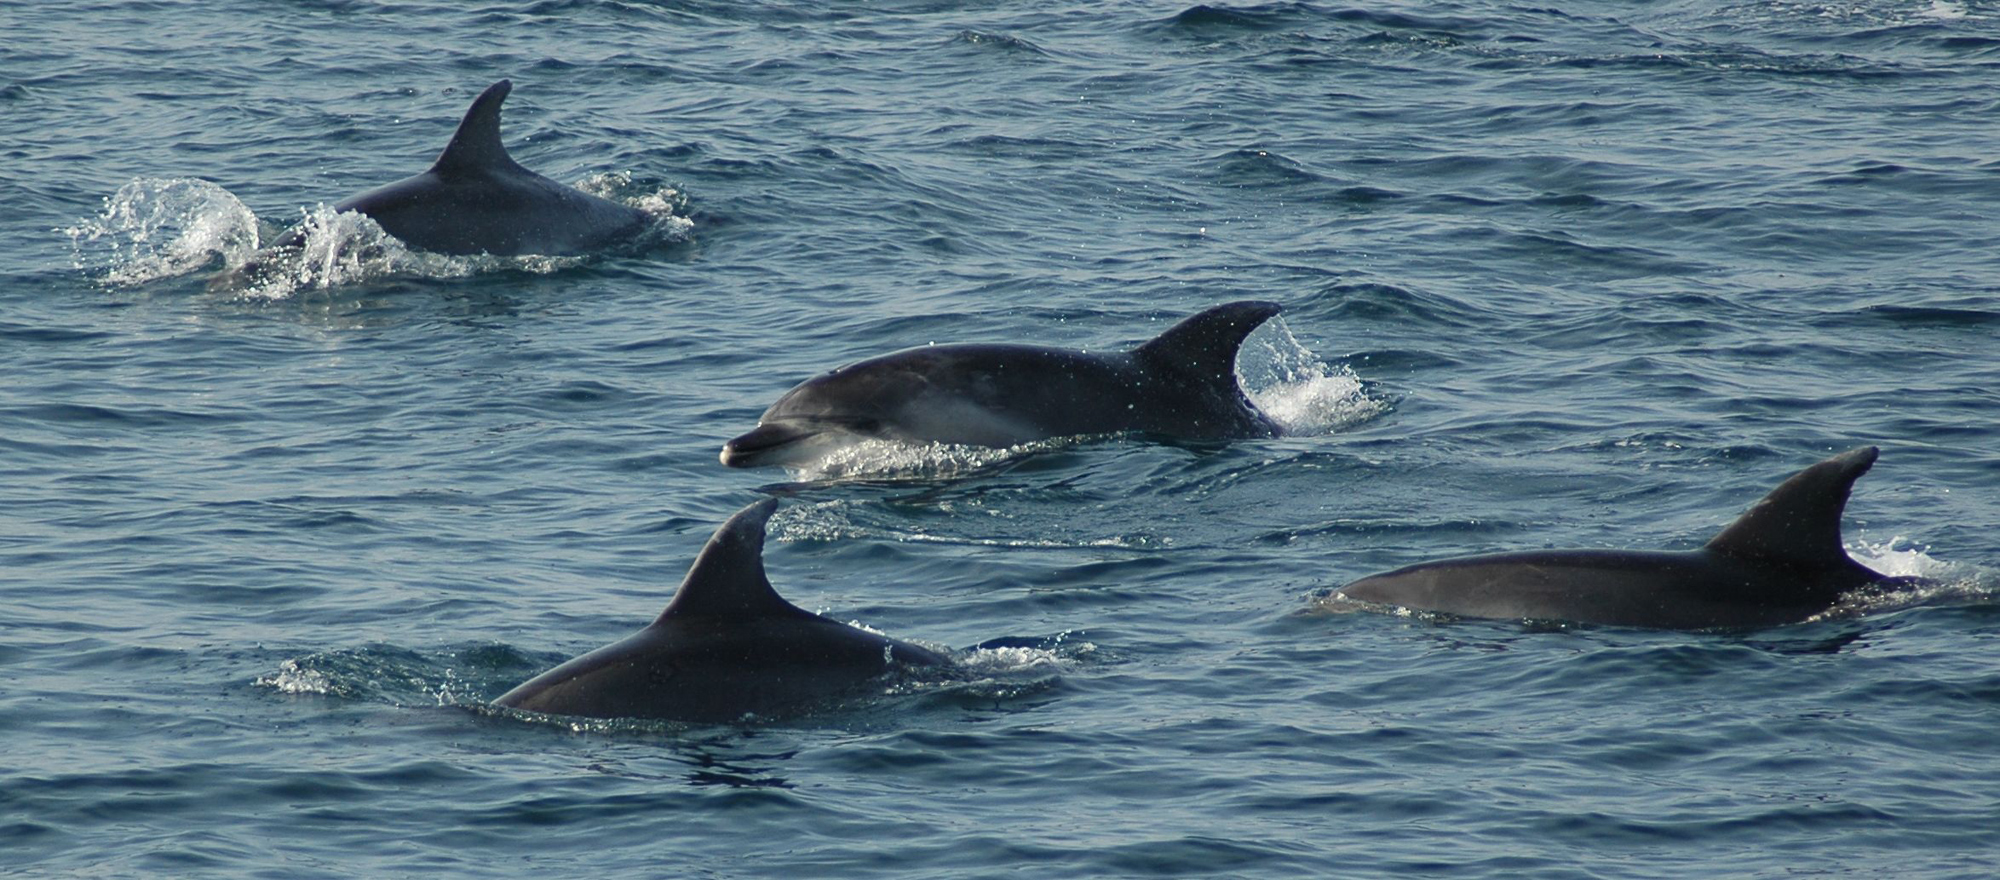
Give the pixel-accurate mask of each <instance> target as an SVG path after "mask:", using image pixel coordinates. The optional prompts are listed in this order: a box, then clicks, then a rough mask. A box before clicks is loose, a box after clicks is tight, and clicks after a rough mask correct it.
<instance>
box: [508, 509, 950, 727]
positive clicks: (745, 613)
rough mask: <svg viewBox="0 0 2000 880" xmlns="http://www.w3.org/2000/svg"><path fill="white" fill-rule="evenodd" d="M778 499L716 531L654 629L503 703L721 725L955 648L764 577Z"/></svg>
mask: <svg viewBox="0 0 2000 880" xmlns="http://www.w3.org/2000/svg"><path fill="white" fill-rule="evenodd" d="M777 507H778V502H777V501H775V500H771V499H766V500H764V501H760V502H757V503H756V504H752V505H750V506H749V507H746V508H743V510H741V511H739V512H738V513H737V514H736V515H735V516H732V517H730V518H729V521H728V522H725V523H723V524H722V527H721V528H719V529H716V530H715V536H714V537H712V538H710V539H709V540H708V546H706V547H703V548H702V550H701V555H700V556H698V557H696V558H695V561H694V567H693V568H691V569H689V570H688V573H687V578H686V579H685V580H683V581H682V582H681V587H680V590H679V591H678V592H676V593H674V598H673V600H672V601H671V602H668V603H667V608H666V610H665V611H662V612H660V616H659V617H658V618H657V619H655V620H654V621H653V622H652V624H651V625H649V626H647V627H646V628H645V629H642V630H640V631H638V632H637V633H634V634H632V635H631V636H628V637H626V638H625V639H623V640H621V641H618V642H613V643H611V644H609V645H606V646H604V647H602V648H598V649H597V650H595V651H591V652H590V653H588V654H584V655H583V656H581V657H577V658H574V659H572V660H570V661H569V662H567V663H564V664H562V665H560V666H557V667H556V668H554V669H551V670H549V671H547V672H544V673H542V674H541V675H537V676H535V677H534V678H532V679H529V680H528V681H527V682H526V683H524V684H522V685H521V686H519V687H516V688H514V689H513V690H511V691H508V692H507V693H505V694H502V695H501V696H500V698H499V699H496V700H494V701H493V703H494V705H497V706H505V707H508V708H512V709H522V710H526V711H530V712H543V713H547V714H550V715H582V716H588V717H592V718H656V719H668V720H674V721H694V722H704V723H720V722H730V721H737V720H742V719H744V718H745V717H746V716H748V715H752V714H754V715H757V716H760V717H770V716H773V715H779V714H783V713H786V712H789V711H796V710H800V709H804V708H809V707H811V706H812V705H813V704H815V703H819V702H823V701H826V700H828V699H830V698H834V697H837V696H839V695H840V694H842V693H844V692H849V691H852V690H853V689H854V688H855V687H857V686H859V685H861V684H862V683H864V682H866V681H868V680H870V679H872V678H875V677H877V676H879V675H881V674H883V673H884V672H887V671H889V669H890V668H891V664H892V663H896V664H905V665H911V666H936V665H942V664H946V663H949V662H950V661H949V660H947V659H946V658H945V657H944V656H942V655H940V654H938V653H936V652H934V651H931V650H929V649H927V648H922V647H919V646H917V645H912V644H910V643H908V642H902V641H897V640H895V639H891V638H885V637H883V636H879V635H876V634H874V633H870V632H866V631H863V630H860V629H856V628H854V627H851V626H848V625H846V624H844V623H840V622H838V621H835V620H831V619H828V618H825V617H821V616H819V615H817V614H813V613H812V612H809V611H806V610H804V609H802V608H799V607H797V606H795V605H793V604H792V603H790V602H787V601H785V600H784V599H783V598H782V597H780V596H779V595H778V593H777V591H775V590H773V589H771V582H770V581H768V580H766V579H765V577H764V525H765V523H766V522H768V521H769V520H770V518H771V512H772V511H774V510H776V509H777Z"/></svg>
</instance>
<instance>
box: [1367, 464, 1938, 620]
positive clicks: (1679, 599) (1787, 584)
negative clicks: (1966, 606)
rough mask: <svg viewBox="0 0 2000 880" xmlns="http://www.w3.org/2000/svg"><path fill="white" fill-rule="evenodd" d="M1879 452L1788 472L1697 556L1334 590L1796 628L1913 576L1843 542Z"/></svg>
mask: <svg viewBox="0 0 2000 880" xmlns="http://www.w3.org/2000/svg"><path fill="white" fill-rule="evenodd" d="M1876 454H1877V450H1876V448H1875V447H1873V446H1864V447H1861V448H1859V449H1854V450H1851V451H1848V452H1844V453H1842V454H1840V455H1836V456H1834V457H1832V458H1829V459H1827V460H1825V461H1822V462H1820V463H1819V464H1816V465H1813V466H1812V467H1809V468H1806V469H1805V470H1802V471H1800V472H1798V473H1797V474H1794V475H1793V476H1792V478H1791V479H1788V480H1786V481H1785V482H1783V483H1781V484H1779V486H1778V488H1776V489H1773V490H1771V494H1769V495H1766V496H1764V499H1763V500H1761V501H1759V502H1757V503H1756V504H1753V505H1751V506H1750V509H1749V510H1748V511H1746V512H1745V513H1744V514H1743V516H1741V517H1739V518H1738V519H1737V520H1736V522H1734V523H1732V524H1730V526H1729V527H1728V528H1726V529H1723V530H1722V531H1721V532H1720V533H1719V534H1717V535H1716V536H1715V537H1714V538H1713V539H1712V540H1710V541H1709V542H1708V544H1707V545H1706V546H1703V547H1702V548H1701V549H1699V550H1689V551H1684V552H1647V551H1623V550H1537V551H1529V552H1524V553H1498V554H1492V555H1485V556H1467V557H1462V558H1458V559H1445V560H1440V561H1434V562H1425V563H1420V564H1417V565H1412V566H1409V567H1407V568H1400V569H1397V570H1395V571H1391V572H1385V573H1382V574H1376V575H1370V576H1368V577H1364V578H1362V579H1360V580H1357V581H1354V582H1353V583H1350V584H1348V585H1346V586H1344V587H1341V588H1340V589H1339V590H1338V591H1336V592H1338V593H1339V594H1340V595H1342V596H1345V597H1347V598H1349V599H1358V600H1361V601H1364V602H1376V603H1381V604H1387V605H1400V606H1402V607H1405V608H1413V609H1419V610H1425V611H1442V612H1445V613H1448V614H1454V615H1458V616H1461V617H1488V618H1516V619H1537V620H1566V621H1574V622H1578V623H1593V624H1604V625H1609V626H1634V627H1651V628H1656V629H1737V628H1745V629H1747V628H1754V627H1765V626H1776V625H1779V624H1786V623H1797V622H1800V621H1803V620H1805V619H1807V618H1809V617H1812V616H1813V615H1815V614H1819V613H1821V612H1823V611H1826V610H1827V609H1829V608H1831V607H1832V606H1833V605H1834V603H1835V602H1837V601H1839V599H1840V597H1841V596H1842V595H1843V594H1846V593H1849V592H1851V591H1854V590H1857V589H1860V588H1863V587H1877V586H1879V587H1883V588H1887V589H1898V588H1902V587H1906V586H1909V585H1911V584H1913V583H1914V582H1916V580H1917V579H1914V578H1892V577H1889V576H1887V575H1884V574H1882V573H1880V572H1877V571H1874V570H1873V569H1870V568H1868V567H1866V566H1863V565H1861V564H1860V563H1858V562H1855V561H1854V560H1853V559H1851V558H1849V557H1848V555H1847V551H1846V550H1845V549H1843V548H1842V546H1841V538H1840V515H1841V512H1842V511H1843V510H1844V509H1845V508H1846V507H1847V495H1848V492H1849V491H1850V490H1851V489H1852V488H1853V486H1854V481H1855V480H1856V479H1858V478H1859V477H1860V476H1861V475H1862V474H1864V473H1867V472H1868V468H1869V467H1870V466H1871V465H1873V464H1874V463H1875V456H1876Z"/></svg>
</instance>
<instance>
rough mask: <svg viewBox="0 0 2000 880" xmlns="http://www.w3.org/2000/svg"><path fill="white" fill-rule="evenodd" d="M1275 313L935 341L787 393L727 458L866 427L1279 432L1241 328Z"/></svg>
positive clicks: (823, 447) (914, 438)
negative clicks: (1128, 336)
mask: <svg viewBox="0 0 2000 880" xmlns="http://www.w3.org/2000/svg"><path fill="white" fill-rule="evenodd" d="M1278 312H1279V306H1278V305H1277V304H1276V303H1268V302H1253V301H1244V302H1233V303H1229V304H1226V305H1220V306H1216V307H1215V308H1212V309H1209V310H1207V311H1205V312H1202V313H1200V314H1198V315H1195V316H1193V317H1190V318H1188V319H1187V320H1184V321H1182V322H1180V323H1179V324H1176V325H1174V326H1173V327H1171V328H1169V329H1168V330H1167V331H1166V332H1165V333H1161V334H1160V335H1159V336H1157V337H1155V338H1154V339H1152V340H1151V341H1149V342H1147V343H1145V344H1144V345H1141V346H1139V347H1138V348H1135V349H1132V350H1131V351H1120V352H1111V353H1106V354H1095V353H1090V352H1083V351H1077V350H1075V349H1067V348H1047V347H1043V346H1036V345H992V344H970V345H935V346H929V347H925V348H913V349H910V350H908V351H901V352H897V353H895V354H890V355H884V356H882V357H877V358H871V359H869V360H865V361H861V362H859V363H856V364H850V365H848V366H845V367H840V368H838V369H835V370H833V371H831V372H827V373H822V374H820V375H819V376H815V377H813V378H811V379H808V380H806V381H805V382H804V383H802V384H800V385H799V386H798V387H796V388H793V389H792V390H790V391H787V392H785V395H784V396H783V397H780V398H778V402H776V403H773V404H771V408H770V409H767V410H765V411H764V415H763V416H762V417H761V418H760V419H758V422H757V428H756V429H755V430H753V431H750V432H749V433H747V434H744V435H742V436H740V437H737V438H736V439H734V440H731V441H729V442H728V443H727V444H726V445H724V446H723V447H722V463H723V464H726V465H729V466H731V467H758V466H760V465H772V464H784V465H803V464H807V463H810V462H812V461H815V460H817V459H819V458H820V457H822V456H824V455H826V454H827V453H829V452H832V451H834V450H836V449H839V448H841V447H844V446H848V445H851V444H854V443H857V442H861V441H864V440H870V439H877V440H897V441H904V442H913V443H950V444H964V445H969V446H990V447H1006V446H1013V445H1015V444H1019V443H1027V442H1029V441H1033V440H1043V439H1048V438H1051V437H1064V436H1071V435H1079V434H1111V433H1123V432H1140V433H1146V434H1154V435H1159V436H1163V437H1170V438H1175V439H1182V440H1227V439H1236V438H1244V437H1270V436H1275V435H1277V434H1278V433H1279V428H1278V425H1277V424H1276V423H1275V422H1273V421H1271V419H1270V418H1269V417H1267V416H1265V415H1264V414H1263V413H1262V412H1259V411H1258V409H1257V407H1256V406H1255V405H1254V404H1252V403H1251V402H1250V399H1249V397H1247V396H1246V395H1245V394H1244V393H1243V389H1242V387H1241V386H1239V385H1238V384H1237V382H1236V351H1237V349H1238V348H1239V347H1240V346H1242V344H1243V339H1244V337H1246V336H1249V335H1250V332H1251V331H1253V330H1255V329H1257V328H1258V327H1259V326H1261V325H1262V324H1263V323H1264V322H1265V321H1268V320H1270V319H1271V318H1272V317H1273V316H1275V315H1277V314H1278Z"/></svg>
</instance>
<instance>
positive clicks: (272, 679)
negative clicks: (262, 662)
mask: <svg viewBox="0 0 2000 880" xmlns="http://www.w3.org/2000/svg"><path fill="white" fill-rule="evenodd" d="M254 683H255V684H256V685H257V686H258V687H267V688H272V689H274V690H276V691H278V692H279V693H285V694H318V695H322V696H324V695H328V694H334V693H336V691H337V689H336V687H335V686H334V683H333V680H332V679H330V678H328V677H327V675H326V673H324V672H321V671H319V670H317V669H307V668H305V667H303V666H300V665H299V661H297V660H286V661H284V662H282V663H279V664H278V671H277V672H275V673H273V674H271V675H265V676H259V677H258V679H257V680H256V682H254Z"/></svg>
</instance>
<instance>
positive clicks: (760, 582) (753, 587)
mask: <svg viewBox="0 0 2000 880" xmlns="http://www.w3.org/2000/svg"><path fill="white" fill-rule="evenodd" d="M777 509H778V502H777V499H774V498H766V499H764V500H763V501H759V502H757V503H756V504H752V505H750V506H749V507H745V508H743V509H742V510H740V511H737V513H736V515H735V516H732V517H730V518H729V521H728V522H725V523H723V524H722V527H721V528H718V529H716V530H715V536H714V537H712V538H709V539H708V545H707V546H705V547H703V548H701V555H700V556H696V557H695V560H694V566H693V567H691V568H689V569H688V573H687V577H686V578H685V579H683V580H682V581H681V587H680V589H679V590H677V591H675V592H674V598H673V601H671V602H668V603H667V607H666V610H664V611H661V612H660V616H659V618H658V619H656V620H654V621H653V623H654V624H655V625H657V624H660V623H662V622H665V621H666V620H667V619H668V618H674V617H770V616H783V615H796V614H808V613H810V612H807V611H805V610H803V609H801V608H799V607H798V606H796V605H793V604H792V603H790V602H787V601H785V599H784V597H783V596H780V595H778V591H776V590H773V589H771V582H770V580H768V579H766V578H765V577H764V524H765V523H767V522H769V521H770V519H771V513H772V512H773V511H775V510H777Z"/></svg>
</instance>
